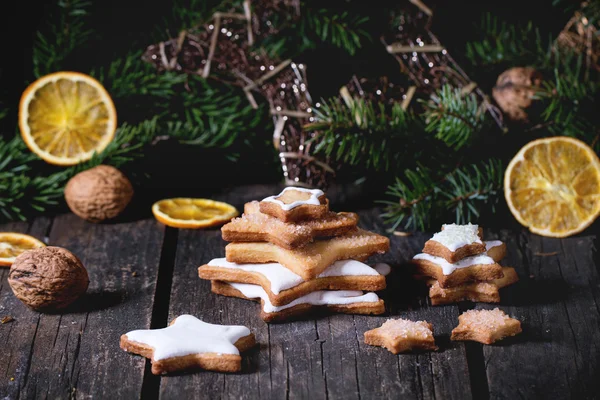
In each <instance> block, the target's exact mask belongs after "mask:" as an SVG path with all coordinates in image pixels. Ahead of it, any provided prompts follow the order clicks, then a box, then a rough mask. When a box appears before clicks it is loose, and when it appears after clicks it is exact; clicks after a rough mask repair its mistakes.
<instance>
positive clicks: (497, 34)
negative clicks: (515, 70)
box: [466, 13, 552, 67]
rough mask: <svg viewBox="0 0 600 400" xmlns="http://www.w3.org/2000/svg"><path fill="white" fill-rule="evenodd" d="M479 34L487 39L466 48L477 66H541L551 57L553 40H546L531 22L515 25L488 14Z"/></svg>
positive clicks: (483, 18) (468, 57) (468, 55)
mask: <svg viewBox="0 0 600 400" xmlns="http://www.w3.org/2000/svg"><path fill="white" fill-rule="evenodd" d="M479 31H480V35H479V36H480V37H483V38H482V39H480V40H477V41H473V42H468V43H467V44H466V57H467V59H468V60H469V61H470V62H471V63H472V64H473V65H476V66H480V67H486V66H493V65H496V64H503V65H504V66H505V67H508V66H516V65H530V64H536V65H540V63H542V64H546V63H547V61H548V57H549V56H550V54H551V46H552V40H551V38H550V37H549V38H547V39H544V38H543V37H542V34H541V33H540V31H539V29H538V28H537V27H535V26H534V25H533V23H532V22H531V21H530V22H528V23H527V24H526V25H513V24H508V23H507V22H505V21H500V20H499V19H498V18H497V17H495V16H493V15H492V14H490V13H485V14H484V15H483V16H482V18H481V24H480V26H479Z"/></svg>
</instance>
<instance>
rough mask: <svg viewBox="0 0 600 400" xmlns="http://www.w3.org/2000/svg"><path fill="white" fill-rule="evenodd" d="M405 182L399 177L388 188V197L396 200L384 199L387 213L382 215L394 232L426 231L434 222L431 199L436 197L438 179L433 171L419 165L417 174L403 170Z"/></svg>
mask: <svg viewBox="0 0 600 400" xmlns="http://www.w3.org/2000/svg"><path fill="white" fill-rule="evenodd" d="M404 178H405V179H404V180H402V179H400V178H398V177H397V178H396V181H395V183H394V184H392V185H390V186H389V187H388V190H387V192H386V195H388V196H391V197H393V198H395V201H390V200H382V201H380V203H381V204H385V212H384V213H383V214H382V215H381V217H382V218H383V219H384V221H385V222H386V223H388V224H390V225H391V228H390V230H391V231H394V230H396V229H398V228H399V227H402V228H404V229H408V230H425V229H426V227H427V221H429V220H430V219H432V218H431V217H432V215H431V211H432V206H433V201H432V198H433V196H434V195H435V180H434V178H433V176H432V172H431V171H430V170H429V169H427V168H425V167H423V166H419V167H417V168H416V169H415V170H414V171H413V170H406V171H404Z"/></svg>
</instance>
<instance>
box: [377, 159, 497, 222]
mask: <svg viewBox="0 0 600 400" xmlns="http://www.w3.org/2000/svg"><path fill="white" fill-rule="evenodd" d="M503 171H504V168H503V165H502V163H501V162H500V161H499V160H490V161H487V162H483V163H481V164H480V165H478V164H470V165H467V166H463V167H460V168H455V169H454V170H452V171H450V172H448V173H446V174H445V175H442V176H441V177H438V176H437V175H436V174H434V172H433V171H432V170H430V169H427V168H425V167H423V166H419V167H417V168H416V169H415V170H406V171H405V172H404V180H402V179H400V178H396V182H395V183H394V184H392V185H390V186H389V188H388V191H387V194H388V196H390V197H392V198H394V200H385V201H382V202H381V203H383V204H385V205H386V207H385V212H384V213H383V214H382V217H383V218H384V220H385V221H386V222H387V223H389V224H391V229H392V230H395V229H397V228H398V227H404V228H406V229H409V230H417V229H418V230H426V229H430V228H433V225H432V224H433V223H434V222H438V221H439V219H440V218H441V219H442V220H446V218H450V217H451V214H454V219H455V221H456V223H459V224H464V223H467V222H475V221H476V220H477V219H478V218H479V217H480V209H481V205H486V206H488V207H490V206H491V207H492V210H493V209H494V206H495V204H496V203H497V201H498V198H499V195H500V194H501V193H502V177H503ZM443 210H446V213H445V214H444V212H443Z"/></svg>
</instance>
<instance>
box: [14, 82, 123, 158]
mask: <svg viewBox="0 0 600 400" xmlns="http://www.w3.org/2000/svg"><path fill="white" fill-rule="evenodd" d="M116 127H117V112H116V110H115V105H114V104H113V101H112V99H111V98H110V95H109V94H108V92H107V91H106V89H104V87H103V86H102V84H101V83H100V82H98V81H97V80H95V79H94V78H92V77H91V76H88V75H84V74H80V73H78V72H56V73H53V74H50V75H46V76H43V77H41V78H40V79H38V80H37V81H35V82H33V83H32V84H31V85H29V87H28V88H27V89H25V91H24V92H23V95H22V96H21V102H20V104H19V128H20V130H21V136H22V137H23V140H24V141H25V143H26V144H27V147H29V149H31V151H33V152H34V153H35V154H37V155H38V156H39V157H40V158H42V159H43V160H45V161H46V162H48V163H50V164H55V165H75V164H78V163H80V162H82V161H86V160H89V159H90V158H92V155H93V154H94V152H98V153H99V152H101V151H102V150H104V149H105V148H106V146H108V144H109V143H110V142H111V141H112V139H113V138H114V136H115V130H116Z"/></svg>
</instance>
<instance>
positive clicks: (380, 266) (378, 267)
mask: <svg viewBox="0 0 600 400" xmlns="http://www.w3.org/2000/svg"><path fill="white" fill-rule="evenodd" d="M373 268H375V271H377V272H379V274H380V275H383V276H387V275H389V274H390V272H392V267H390V264H386V263H377V264H375V266H374V267H373Z"/></svg>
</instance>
